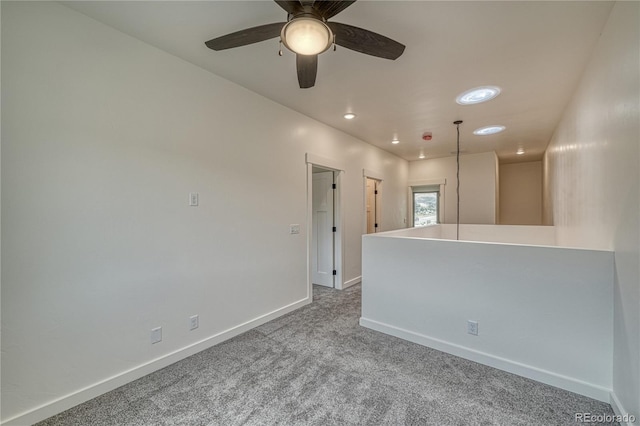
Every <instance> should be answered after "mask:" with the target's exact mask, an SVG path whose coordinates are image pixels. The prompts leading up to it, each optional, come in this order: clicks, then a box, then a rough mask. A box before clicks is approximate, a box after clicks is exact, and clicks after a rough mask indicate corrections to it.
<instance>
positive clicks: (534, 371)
mask: <svg viewBox="0 0 640 426" xmlns="http://www.w3.org/2000/svg"><path fill="white" fill-rule="evenodd" d="M360 325H361V326H363V327H367V328H370V329H372V330H376V331H379V332H381V333H385V334H389V335H391V336H395V337H399V338H401V339H405V340H408V341H410V342H413V343H417V344H419V345H423V346H427V347H430V348H433V349H437V350H439V351H442V352H446V353H449V354H452V355H455V356H459V357H461V358H465V359H468V360H471V361H474V362H477V363H479V364H484V365H488V366H489V367H494V368H497V369H499V370H504V371H507V372H509V373H513V374H517V375H519V376H522V377H526V378H528V379H532V380H535V381H538V382H542V383H546V384H548V385H551V386H555V387H558V388H561V389H565V390H568V391H571V392H575V393H578V394H580V395H584V396H588V397H589V398H593V399H597V400H599V401H602V402H606V403H609V401H610V394H611V389H608V388H605V387H603V386H600V385H595V384H593V383H587V382H584V381H582V380H579V379H576V378H573V377H568V376H563V375H561V374H557V373H553V372H551V371H546V370H542V369H540V368H537V367H533V366H531V365H526V364H522V363H520V362H517V361H513V360H510V359H506V358H501V357H498V356H495V355H491V354H488V353H485V352H480V351H476V350H474V349H471V348H468V347H465V346H461V345H457V344H454V343H450V342H446V341H443V340H440V339H436V338H432V337H429V336H425V335H423V334H419V333H416V332H413V331H409V330H405V329H402V328H399V327H394V326H392V325H388V324H384V323H381V322H378V321H375V320H371V319H367V318H362V317H361V318H360Z"/></svg>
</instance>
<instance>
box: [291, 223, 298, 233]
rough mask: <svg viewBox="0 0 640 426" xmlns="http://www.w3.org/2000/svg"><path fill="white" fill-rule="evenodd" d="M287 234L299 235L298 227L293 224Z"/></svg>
mask: <svg viewBox="0 0 640 426" xmlns="http://www.w3.org/2000/svg"><path fill="white" fill-rule="evenodd" d="M289 233H290V234H299V233H300V225H298V224H297V223H296V224H293V225H289Z"/></svg>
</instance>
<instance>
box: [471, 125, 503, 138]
mask: <svg viewBox="0 0 640 426" xmlns="http://www.w3.org/2000/svg"><path fill="white" fill-rule="evenodd" d="M505 128H506V127H504V126H485V127H480V128H479V129H475V130H474V131H473V134H474V135H479V136H486V135H493V134H496V133H500V132H501V131H503V130H504V129H505Z"/></svg>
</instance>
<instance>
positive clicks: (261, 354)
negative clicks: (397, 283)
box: [39, 286, 613, 426]
mask: <svg viewBox="0 0 640 426" xmlns="http://www.w3.org/2000/svg"><path fill="white" fill-rule="evenodd" d="M359 317H360V286H355V287H351V288H349V289H347V290H344V291H338V290H333V289H329V288H324V287H318V286H314V302H313V303H312V304H311V305H308V306H306V307H304V308H302V309H299V310H297V311H295V312H292V313H291V314H288V315H286V316H284V317H281V318H279V319H276V320H274V321H271V322H269V323H267V324H264V325H262V326H261V327H258V328H256V329H254V330H251V331H249V332H247V333H244V334H242V335H240V336H238V337H236V338H234V339H231V340H228V341H226V342H224V343H221V344H219V345H217V346H215V347H213V348H210V349H208V350H205V351H203V352H200V353H199V354H196V355H194V356H192V357H190V358H187V359H185V360H183V361H181V362H178V363H176V364H173V365H171V366H169V367H167V368H165V369H163V370H160V371H158V372H156V373H153V374H151V375H149V376H146V377H144V378H142V379H140V380H137V381H135V382H132V383H129V384H127V385H125V386H123V387H121V388H119V389H116V390H114V391H112V392H109V393H107V394H105V395H103V396H101V397H98V398H96V399H94V400H91V401H89V402H87V403H85V404H82V405H79V406H77V407H75V408H72V409H70V410H68V411H66V412H64V413H61V414H59V415H57V416H55V417H52V418H50V419H48V420H45V421H44V422H41V423H39V425H41V426H44V425H225V426H227V425H245V424H246V425H274V424H279V425H378V424H384V425H575V424H576V422H575V414H576V413H583V412H584V413H591V414H611V415H613V411H612V410H611V407H610V406H609V405H608V404H604V403H602V402H599V401H595V400H592V399H589V398H586V397H583V396H580V395H576V394H573V393H571V392H567V391H563V390H561V389H557V388H554V387H551V386H547V385H544V384H541V383H537V382H534V381H531V380H528V379H524V378H522V377H519V376H515V375H513V374H509V373H505V372H503V371H500V370H496V369H493V368H490V367H486V366H483V365H480V364H476V363H474V362H471V361H467V360H464V359H461V358H457V357H454V356H451V355H447V354H445V353H442V352H438V351H436V350H433V349H429V348H425V347H423V346H419V345H416V344H414V343H410V342H406V341H403V340H400V339H397V338H395V337H391V336H387V335H385V334H381V333H377V332H375V331H371V330H368V329H366V328H362V327H360V326H359V325H358V319H359ZM591 424H595V423H591ZM607 424H610V423H607Z"/></svg>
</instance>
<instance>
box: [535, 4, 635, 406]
mask: <svg viewBox="0 0 640 426" xmlns="http://www.w3.org/2000/svg"><path fill="white" fill-rule="evenodd" d="M639 29H640V5H639V4H638V3H637V2H617V3H616V4H615V6H614V8H613V10H612V12H611V16H610V17H609V21H608V23H607V24H606V26H605V28H604V29H603V32H602V35H601V37H600V40H599V42H598V45H597V46H596V48H595V51H594V53H593V56H592V58H591V60H590V63H589V65H588V66H587V68H586V70H585V73H584V75H583V76H582V80H581V82H580V85H579V87H578V89H577V91H576V94H575V95H574V97H573V99H572V101H571V103H570V105H569V106H568V108H567V110H566V111H565V113H564V116H563V118H562V120H561V122H560V124H559V126H558V128H557V130H556V132H555V134H554V136H553V139H552V141H551V143H550V145H549V148H548V149H547V153H546V155H545V159H544V161H545V168H546V170H545V177H546V182H545V195H546V197H545V204H546V208H545V212H546V216H547V218H546V219H547V220H553V223H554V224H555V226H556V228H558V238H559V243H560V244H569V245H576V246H582V247H596V248H597V247H601V248H610V249H613V250H615V277H616V280H615V287H614V301H615V305H614V331H613V333H614V362H613V372H614V375H613V389H614V407H615V406H618V408H617V409H619V410H621V411H622V410H624V411H627V412H630V413H632V414H634V415H635V416H636V417H640V314H639V313H640V271H639V265H640V254H639V249H638V246H639V238H640V237H639V236H640V224H639V222H640V210H639V207H638V206H639V198H640V196H639V193H640V189H639V184H638V182H639V180H640V179H639V174H638V170H639V168H640V153H639V151H640V150H639V145H640V134H639V129H640V125H639V118H638V117H639V115H640V106H639V95H640V84H639V79H640V73H639V72H638V67H639V63H640V58H639V51H640V34H639ZM549 216H552V217H549Z"/></svg>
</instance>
